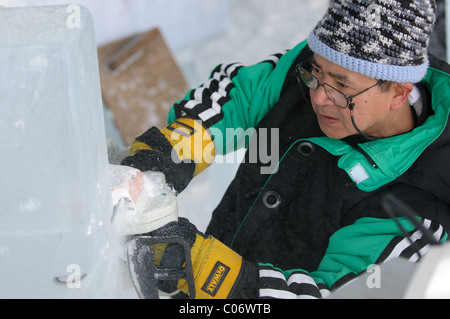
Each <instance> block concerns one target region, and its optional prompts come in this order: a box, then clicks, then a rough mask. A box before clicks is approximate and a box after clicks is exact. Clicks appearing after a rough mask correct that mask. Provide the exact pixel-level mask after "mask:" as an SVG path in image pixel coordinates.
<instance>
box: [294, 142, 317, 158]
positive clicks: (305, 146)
mask: <svg viewBox="0 0 450 319" xmlns="http://www.w3.org/2000/svg"><path fill="white" fill-rule="evenodd" d="M298 151H299V153H300V154H302V155H303V156H311V155H313V154H314V152H315V151H316V148H315V147H314V144H312V143H310V142H303V143H301V144H300V145H299V146H298Z"/></svg>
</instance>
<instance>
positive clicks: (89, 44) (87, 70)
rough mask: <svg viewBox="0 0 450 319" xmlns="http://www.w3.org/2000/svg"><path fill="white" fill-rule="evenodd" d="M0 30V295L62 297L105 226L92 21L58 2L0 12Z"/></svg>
mask: <svg viewBox="0 0 450 319" xmlns="http://www.w3.org/2000/svg"><path fill="white" fill-rule="evenodd" d="M0 29H1V30H2V32H1V33H0V154H1V157H0V176H1V179H0V180H1V186H0V192H1V205H0V297H3V298H4V297H6V298H14V297H32V298H33V297H39V298H45V297H64V296H65V294H67V293H68V287H67V285H66V284H62V285H61V286H60V287H58V286H56V284H55V280H54V278H56V277H59V278H60V279H61V278H64V277H70V276H71V275H73V276H78V275H81V276H82V275H84V274H89V272H90V271H92V269H93V267H94V266H95V264H96V262H97V259H98V258H99V256H100V255H101V252H102V250H103V249H104V247H105V240H106V236H107V234H108V231H109V228H110V226H111V225H110V218H111V212H112V202H111V198H110V196H111V194H110V183H109V176H108V159H107V151H106V138H105V129H104V120H103V109H102V100H101V93H100V80H99V71H98V61H97V49H96V42H95V36H94V26H93V23H92V18H91V16H90V13H89V12H88V11H87V10H86V9H84V8H83V7H81V6H78V5H71V6H69V5H63V6H48V7H28V8H0ZM74 266H75V267H74ZM74 269H75V270H78V273H77V272H76V271H74Z"/></svg>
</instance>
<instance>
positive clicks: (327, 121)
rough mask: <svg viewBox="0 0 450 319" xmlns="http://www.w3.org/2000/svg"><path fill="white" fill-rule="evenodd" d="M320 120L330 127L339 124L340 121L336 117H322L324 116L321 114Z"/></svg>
mask: <svg viewBox="0 0 450 319" xmlns="http://www.w3.org/2000/svg"><path fill="white" fill-rule="evenodd" d="M318 118H319V121H320V122H321V123H323V124H328V125H331V124H336V123H337V122H339V120H338V119H337V118H335V117H331V116H326V115H322V114H319V115H318Z"/></svg>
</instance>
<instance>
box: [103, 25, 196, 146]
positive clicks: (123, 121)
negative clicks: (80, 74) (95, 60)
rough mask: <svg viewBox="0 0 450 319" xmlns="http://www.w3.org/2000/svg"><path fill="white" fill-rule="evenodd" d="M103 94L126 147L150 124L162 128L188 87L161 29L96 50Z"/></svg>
mask: <svg viewBox="0 0 450 319" xmlns="http://www.w3.org/2000/svg"><path fill="white" fill-rule="evenodd" d="M98 55H99V64H100V78H101V84H102V95H103V100H104V102H105V104H106V106H107V107H108V108H109V109H111V111H112V113H113V115H114V121H115V124H116V126H117V128H118V129H119V131H120V133H121V136H122V138H123V141H124V143H125V145H126V146H129V145H131V144H132V143H133V141H134V139H135V138H136V137H138V136H140V135H141V134H142V133H144V132H145V131H146V130H148V129H149V128H150V127H152V126H156V127H159V128H163V127H165V126H166V125H167V115H168V112H169V109H170V107H171V106H172V104H173V103H174V102H176V101H177V100H179V99H181V98H183V97H184V96H185V94H186V92H187V90H188V86H187V83H186V80H185V78H184V76H183V74H182V72H181V70H180V69H179V67H178V66H177V64H176V62H175V60H174V58H173V56H172V54H171V52H170V50H169V48H168V46H167V44H166V43H165V41H164V39H163V37H162V35H161V33H160V31H159V30H158V29H157V28H156V29H153V30H150V31H149V32H146V33H143V34H138V35H135V36H132V37H128V38H126V39H123V40H119V41H116V42H114V43H111V44H107V45H105V46H102V47H100V48H99V49H98Z"/></svg>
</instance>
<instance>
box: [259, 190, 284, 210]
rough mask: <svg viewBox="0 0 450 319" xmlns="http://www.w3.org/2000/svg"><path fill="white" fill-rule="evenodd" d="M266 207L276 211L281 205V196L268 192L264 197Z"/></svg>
mask: <svg viewBox="0 0 450 319" xmlns="http://www.w3.org/2000/svg"><path fill="white" fill-rule="evenodd" d="M263 203H264V206H266V207H267V208H269V209H275V208H277V207H278V206H280V205H281V196H280V194H278V193H277V192H272V191H270V192H267V193H266V194H265V195H264V197H263Z"/></svg>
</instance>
